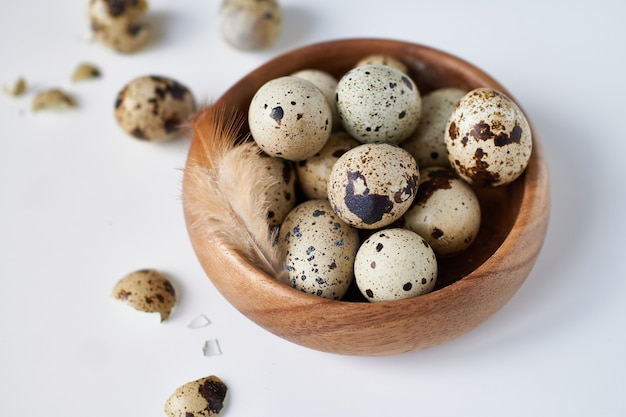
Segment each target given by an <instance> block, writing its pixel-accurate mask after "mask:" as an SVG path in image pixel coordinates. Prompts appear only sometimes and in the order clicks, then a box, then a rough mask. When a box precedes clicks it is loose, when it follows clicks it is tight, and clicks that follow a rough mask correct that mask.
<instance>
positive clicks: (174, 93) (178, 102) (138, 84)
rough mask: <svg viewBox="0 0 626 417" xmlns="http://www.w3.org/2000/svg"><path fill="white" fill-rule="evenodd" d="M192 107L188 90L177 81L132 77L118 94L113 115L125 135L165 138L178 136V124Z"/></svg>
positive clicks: (192, 110)
mask: <svg viewBox="0 0 626 417" xmlns="http://www.w3.org/2000/svg"><path fill="white" fill-rule="evenodd" d="M194 109H195V100H194V97H193V95H192V94H191V91H189V89H188V88H187V87H186V86H184V85H183V84H181V83H179V82H178V81H176V80H174V79H171V78H168V77H163V76H157V75H147V76H142V77H138V78H135V79H133V80H132V81H130V82H129V83H128V84H126V86H124V88H123V89H122V90H121V91H120V92H119V93H118V95H117V99H116V101H115V118H116V120H117V122H118V124H119V125H120V127H121V128H122V129H123V130H124V131H125V132H126V133H128V134H129V135H131V136H133V137H135V138H137V139H141V140H147V141H167V140H172V139H175V138H177V137H179V136H180V135H181V132H180V125H181V124H183V123H184V122H186V121H187V120H189V118H190V117H191V116H192V115H193V112H194Z"/></svg>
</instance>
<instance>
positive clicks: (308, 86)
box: [248, 76, 332, 161]
mask: <svg viewBox="0 0 626 417" xmlns="http://www.w3.org/2000/svg"><path fill="white" fill-rule="evenodd" d="M248 125H249V127H250V133H251V134H252V137H253V138H254V140H255V141H256V143H257V144H258V145H259V147H260V148H261V149H263V151H264V152H266V153H267V154H269V155H271V156H277V157H281V158H284V159H288V160H290V161H301V160H303V159H306V158H308V157H310V156H312V155H315V154H316V153H317V152H319V151H320V150H321V149H322V148H323V147H324V145H325V144H326V141H327V140H328V137H329V136H330V133H331V131H332V112H331V109H330V105H329V104H328V101H327V100H326V97H324V94H323V93H322V91H321V90H320V89H319V88H317V87H316V86H315V85H314V84H313V83H311V82H310V81H307V80H305V79H303V78H299V77H291V76H286V77H280V78H276V79H273V80H270V81H268V82H267V83H265V84H264V85H263V86H261V88H259V90H258V91H257V92H256V93H255V95H254V97H253V98H252V102H251V103H250V108H249V111H248Z"/></svg>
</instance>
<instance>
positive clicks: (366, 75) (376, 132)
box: [335, 65, 422, 144]
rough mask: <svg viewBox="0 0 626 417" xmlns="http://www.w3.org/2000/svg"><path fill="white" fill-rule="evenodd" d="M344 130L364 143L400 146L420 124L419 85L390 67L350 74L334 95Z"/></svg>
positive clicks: (368, 67)
mask: <svg viewBox="0 0 626 417" xmlns="http://www.w3.org/2000/svg"><path fill="white" fill-rule="evenodd" d="M335 100H336V106H337V112H338V114H339V118H340V121H341V124H342V126H343V127H344V129H345V130H346V131H347V132H348V133H350V134H351V135H352V136H353V137H354V138H355V139H356V140H358V141H360V142H362V143H375V142H383V143H391V144H398V143H400V142H402V141H403V140H405V139H406V138H407V137H409V136H410V135H411V134H412V133H413V131H415V129H416V128H417V125H418V124H419V121H420V114H421V109H422V99H421V97H420V93H419V91H418V88H417V85H415V83H414V82H413V80H411V78H409V76H408V75H406V74H404V73H403V72H402V71H400V70H398V69H396V68H393V67H389V66H387V65H363V66H360V67H356V68H354V69H352V70H350V71H348V72H347V73H346V74H345V75H344V76H343V77H341V79H340V80H339V82H338V84H337V89H336V91H335Z"/></svg>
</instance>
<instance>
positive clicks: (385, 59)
mask: <svg viewBox="0 0 626 417" xmlns="http://www.w3.org/2000/svg"><path fill="white" fill-rule="evenodd" d="M363 65H386V66H388V67H393V68H395V69H398V70H400V71H402V72H403V73H405V74H408V72H409V68H408V67H407V66H406V64H405V63H404V62H402V60H400V59H399V58H396V57H395V56H391V55H384V54H372V55H368V56H366V57H364V58H362V59H360V60H359V61H358V62H357V63H356V64H355V65H354V66H355V67H361V66H363Z"/></svg>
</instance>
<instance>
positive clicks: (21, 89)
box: [4, 77, 27, 97]
mask: <svg viewBox="0 0 626 417" xmlns="http://www.w3.org/2000/svg"><path fill="white" fill-rule="evenodd" d="M26 90H27V85H26V80H25V79H24V78H22V77H20V78H18V79H17V80H15V81H13V82H12V83H10V84H5V85H4V92H5V94H7V95H9V96H12V97H19V96H21V95H22V94H24V93H25V92H26Z"/></svg>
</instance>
